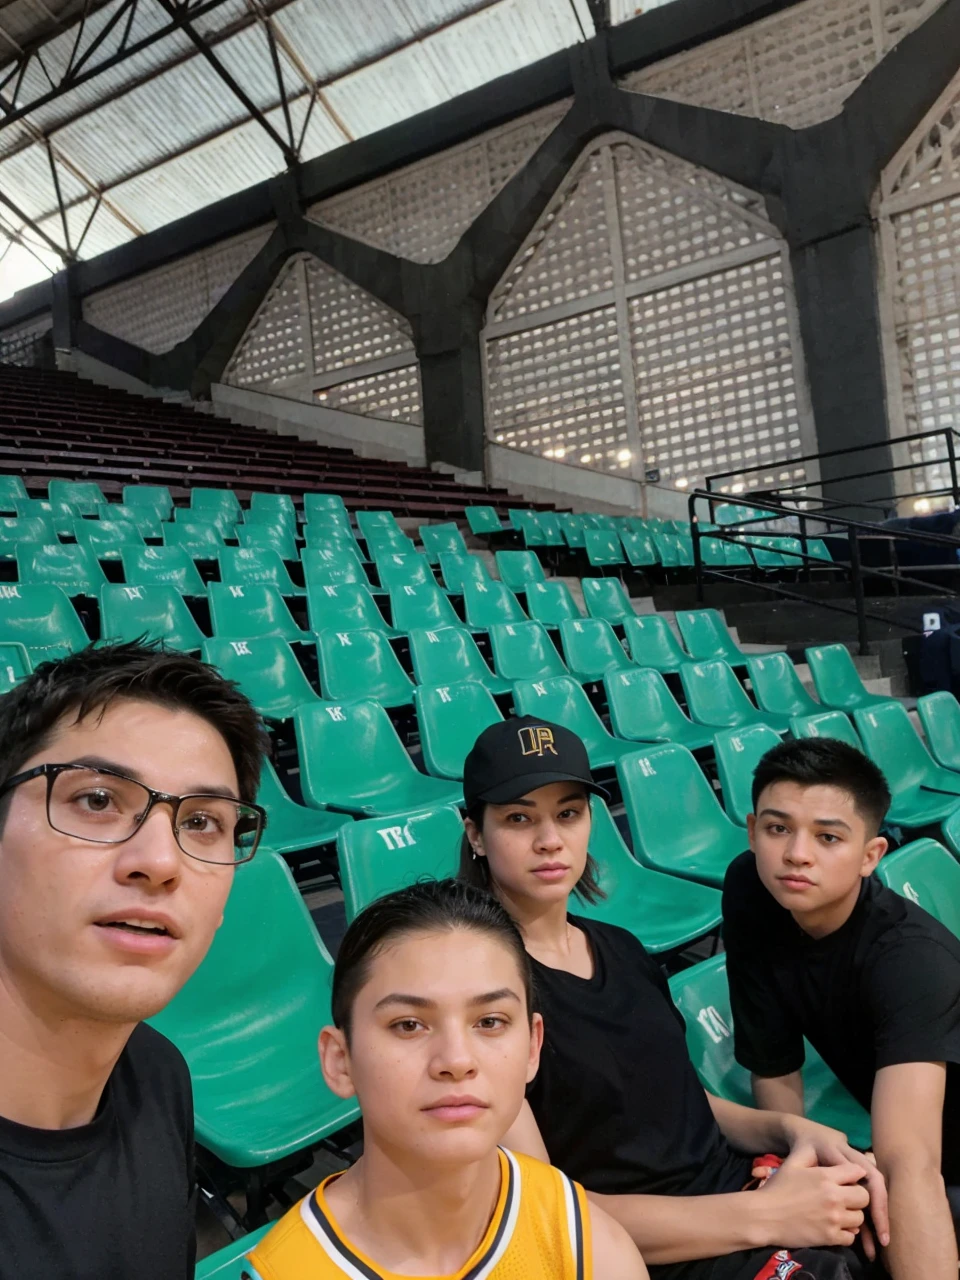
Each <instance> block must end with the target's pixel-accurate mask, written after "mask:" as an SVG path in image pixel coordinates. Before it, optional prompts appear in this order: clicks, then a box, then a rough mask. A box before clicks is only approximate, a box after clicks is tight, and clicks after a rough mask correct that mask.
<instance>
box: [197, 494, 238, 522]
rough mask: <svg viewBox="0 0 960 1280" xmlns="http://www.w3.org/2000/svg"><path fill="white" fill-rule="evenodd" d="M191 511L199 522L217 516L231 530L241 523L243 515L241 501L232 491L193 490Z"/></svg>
mask: <svg viewBox="0 0 960 1280" xmlns="http://www.w3.org/2000/svg"><path fill="white" fill-rule="evenodd" d="M190 510H191V511H193V512H195V513H196V514H195V517H194V518H195V519H197V520H209V519H211V518H213V516H214V515H216V516H219V517H220V518H221V519H222V520H223V521H224V522H225V523H227V524H229V525H230V526H231V528H232V527H233V525H235V524H239V523H240V520H241V518H242V514H243V513H242V512H241V510H240V499H239V498H238V497H237V495H236V494H235V493H234V492H233V490H232V489H205V488H202V487H201V488H198V489H191V490H190ZM218 523H219V521H218Z"/></svg>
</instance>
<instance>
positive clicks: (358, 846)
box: [337, 805, 463, 920]
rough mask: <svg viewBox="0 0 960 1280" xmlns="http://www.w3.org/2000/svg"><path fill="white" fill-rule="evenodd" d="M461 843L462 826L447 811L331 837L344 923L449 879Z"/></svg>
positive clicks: (381, 821) (379, 821)
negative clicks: (417, 887)
mask: <svg viewBox="0 0 960 1280" xmlns="http://www.w3.org/2000/svg"><path fill="white" fill-rule="evenodd" d="M462 840H463V822H462V821H461V818H460V814H459V812H458V811H457V810H456V809H455V808H454V807H453V806H452V805H440V806H439V807H438V808H436V809H425V810H423V811H422V812H421V813H412V814H410V815H409V816H406V815H405V816H403V817H401V818H368V819H367V820H366V821H365V822H355V823H353V825H352V826H349V827H344V829H343V830H342V831H341V832H340V835H339V836H338V837H337V860H338V862H339V864H340V875H341V878H342V881H343V897H344V905H345V906H346V909H347V919H348V920H353V919H354V917H355V916H357V915H359V913H360V912H361V911H362V910H363V908H364V907H366V906H369V904H370V903H371V902H373V901H374V900H375V899H377V898H382V897H383V896H384V894H387V893H393V892H394V891H395V890H397V889H405V888H407V886H408V885H412V884H416V882H417V881H418V880H424V879H430V880H445V879H447V878H448V877H453V876H455V875H456V874H457V870H458V868H459V865H460V844H461V842H462Z"/></svg>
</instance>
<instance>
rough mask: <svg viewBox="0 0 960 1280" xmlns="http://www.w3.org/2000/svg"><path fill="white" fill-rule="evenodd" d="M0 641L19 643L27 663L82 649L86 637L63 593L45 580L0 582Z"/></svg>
mask: <svg viewBox="0 0 960 1280" xmlns="http://www.w3.org/2000/svg"><path fill="white" fill-rule="evenodd" d="M0 641H4V642H6V643H13V644H22V645H23V647H24V648H25V649H26V650H27V653H28V654H29V657H30V663H31V666H33V667H36V666H37V665H38V663H41V662H47V661H48V660H50V659H53V658H62V657H64V655H65V654H68V653H76V652H77V651H78V650H80V649H85V648H86V647H87V645H88V644H89V643H90V639H89V637H88V635H87V633H86V631H84V629H83V623H82V622H81V621H80V619H79V618H78V617H77V612H76V610H75V609H74V607H73V605H72V604H71V603H70V599H69V597H68V595H67V593H66V592H65V591H64V590H63V589H62V588H61V587H57V586H53V585H51V584H49V583H38V584H35V585H26V584H24V585H19V584H13V583H7V582H4V583H0Z"/></svg>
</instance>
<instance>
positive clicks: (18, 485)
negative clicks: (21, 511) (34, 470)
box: [0, 476, 27, 515]
mask: <svg viewBox="0 0 960 1280" xmlns="http://www.w3.org/2000/svg"><path fill="white" fill-rule="evenodd" d="M26 496H27V490H26V486H25V485H24V483H23V481H22V480H21V479H20V477H19V476H0V512H4V513H5V514H6V515H13V513H14V512H15V511H16V509H17V502H18V501H19V500H20V499H21V498H25V497H26Z"/></svg>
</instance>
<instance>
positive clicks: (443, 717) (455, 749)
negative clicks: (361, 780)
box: [413, 680, 503, 780]
mask: <svg viewBox="0 0 960 1280" xmlns="http://www.w3.org/2000/svg"><path fill="white" fill-rule="evenodd" d="M413 705H414V707H415V708H416V712H417V724H418V725H419V726H420V745H421V747H422V748H423V762H424V764H425V765H426V767H427V772H428V773H432V774H433V776H434V777H435V778H456V779H458V780H459V779H461V778H462V777H463V762H464V760H466V758H467V756H468V754H469V753H470V751H471V750H472V749H473V744H474V743H475V742H476V740H477V738H478V736H479V735H480V734H481V733H482V732H483V730H484V729H486V728H488V727H489V726H490V725H492V724H496V723H497V721H498V720H502V719H503V716H502V715H501V714H500V711H499V709H498V707H497V704H496V703H495V702H494V700H493V696H492V695H491V694H490V693H488V692H487V690H486V689H485V688H484V687H483V685H482V684H480V682H479V681H477V680H461V681H459V682H458V683H457V684H421V685H417V687H416V689H415V690H414V693H413Z"/></svg>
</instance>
